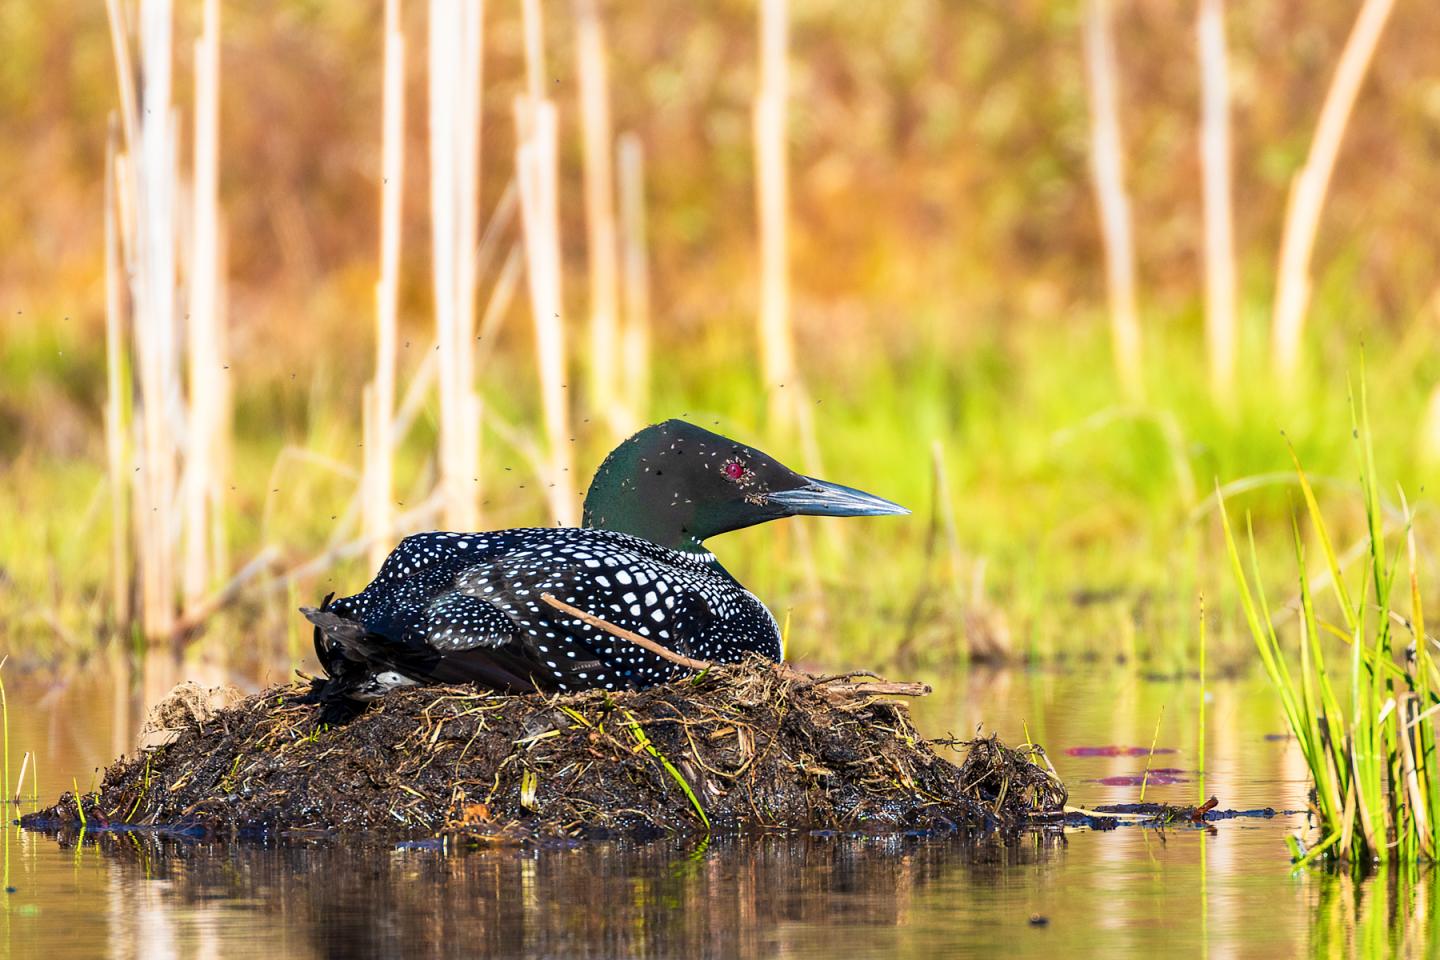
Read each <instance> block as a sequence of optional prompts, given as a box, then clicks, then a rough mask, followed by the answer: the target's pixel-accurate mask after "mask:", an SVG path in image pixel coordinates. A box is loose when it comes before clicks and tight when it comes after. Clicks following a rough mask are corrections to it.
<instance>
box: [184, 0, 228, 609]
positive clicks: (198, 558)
mask: <svg viewBox="0 0 1440 960" xmlns="http://www.w3.org/2000/svg"><path fill="white" fill-rule="evenodd" d="M194 139H195V144H194V161H193V162H194V171H193V173H194V186H193V189H192V190H191V198H192V199H191V217H192V226H191V234H190V244H191V247H190V257H189V262H190V271H189V294H190V302H189V313H188V315H187V317H186V324H187V340H186V348H187V349H186V353H187V360H188V367H189V378H188V379H189V383H188V387H189V411H188V413H189V416H188V419H187V437H186V447H187V449H186V454H187V455H186V457H185V473H184V482H183V489H182V497H183V501H184V504H183V509H184V511H185V522H184V535H185V536H184V570H183V575H182V578H181V579H182V590H183V595H184V602H185V607H186V609H187V610H188V609H189V608H191V607H193V606H194V605H195V604H197V603H199V602H200V601H201V600H202V599H204V597H205V593H206V591H207V590H208V589H209V587H210V584H211V583H212V582H213V581H214V580H215V579H216V577H217V576H221V575H223V574H224V571H223V570H213V571H212V570H211V569H210V561H211V560H212V559H213V558H214V552H213V550H212V545H211V533H212V524H211V521H210V515H211V513H212V512H213V511H216V510H218V509H219V506H220V505H219V503H218V499H219V489H220V482H219V476H220V469H221V464H220V462H219V461H220V452H221V446H220V444H221V437H222V436H223V435H224V434H225V432H226V431H225V429H224V424H223V423H222V420H221V418H222V415H223V404H222V400H221V398H222V396H223V394H224V391H225V388H224V381H225V379H226V375H227V371H226V370H225V369H224V367H223V364H222V363H221V362H220V360H219V356H220V350H219V346H218V343H219V341H220V338H221V337H222V336H223V333H222V330H221V324H220V316H219V314H220V297H219V288H220V281H219V272H218V271H219V260H220V240H219V234H220V196H219V167H220V5H219V0H205V4H204V11H203V27H202V31H201V34H200V37H199V39H197V40H196V41H195V137H194Z"/></svg>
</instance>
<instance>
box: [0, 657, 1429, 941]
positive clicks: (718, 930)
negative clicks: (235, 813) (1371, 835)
mask: <svg viewBox="0 0 1440 960" xmlns="http://www.w3.org/2000/svg"><path fill="white" fill-rule="evenodd" d="M931 679H932V681H933V682H934V684H935V686H936V689H937V691H938V693H937V695H935V696H933V697H931V698H929V699H928V700H926V701H923V702H921V703H920V704H918V705H917V707H916V713H917V719H918V720H919V722H920V724H921V728H922V729H923V730H925V731H926V732H927V733H930V734H932V735H935V736H941V735H946V734H954V735H957V736H968V735H970V734H971V733H973V732H974V731H975V730H976V728H977V726H981V725H983V729H984V730H985V731H986V732H988V731H991V730H994V731H998V732H999V733H1000V734H1001V735H1002V736H1003V737H1005V738H1006V739H1008V740H1012V741H1018V740H1023V739H1024V738H1025V736H1026V733H1027V732H1028V734H1029V735H1030V736H1031V737H1033V738H1034V739H1035V740H1036V741H1037V742H1041V743H1044V744H1046V745H1047V746H1048V748H1049V750H1050V753H1051V755H1052V757H1053V758H1054V762H1055V764H1056V766H1057V767H1058V768H1059V770H1060V772H1061V774H1062V775H1063V776H1064V777H1065V779H1066V780H1067V782H1068V783H1069V784H1070V786H1071V792H1072V802H1074V803H1077V804H1079V805H1082V806H1086V807H1091V806H1095V805H1099V804H1103V803H1109V802H1124V801H1134V800H1136V799H1138V796H1139V793H1140V788H1139V786H1136V785H1129V784H1126V783H1125V781H1126V780H1127V779H1129V778H1131V777H1133V776H1134V775H1137V774H1142V773H1143V771H1144V770H1145V767H1146V763H1147V757H1146V756H1144V755H1143V753H1144V752H1148V749H1149V747H1150V744H1151V742H1152V740H1154V741H1155V742H1156V743H1157V745H1158V746H1159V747H1160V748H1162V749H1164V750H1167V751H1171V752H1166V753H1163V754H1158V753H1157V755H1156V756H1155V757H1154V758H1153V760H1151V761H1150V763H1151V766H1152V767H1155V768H1163V769H1164V770H1165V774H1164V775H1163V777H1162V779H1164V780H1166V781H1169V782H1166V783H1162V784H1160V785H1153V784H1152V785H1150V786H1148V787H1147V789H1146V799H1147V800H1151V799H1154V800H1163V801H1169V802H1176V803H1180V802H1184V803H1191V802H1194V801H1195V800H1197V799H1198V798H1200V797H1201V796H1202V795H1208V794H1214V795H1216V796H1217V797H1218V799H1219V801H1220V804H1221V806H1222V807H1228V808H1242V807H1245V808H1248V807H1266V806H1270V807H1275V808H1277V809H1281V810H1284V809H1300V808H1303V806H1304V792H1305V783H1306V780H1305V774H1304V767H1303V763H1302V762H1301V760H1300V757H1299V753H1298V750H1297V749H1296V747H1295V744H1294V742H1293V741H1291V740H1288V739H1286V738H1283V737H1280V738H1277V737H1275V736H1274V735H1275V734H1277V733H1279V732H1280V731H1281V730H1282V729H1283V722H1282V720H1281V718H1280V715H1279V712H1278V710H1277V709H1276V708H1275V707H1274V706H1273V705H1272V704H1271V703H1270V701H1269V699H1268V698H1267V697H1266V695H1265V694H1266V690H1265V687H1264V685H1263V684H1262V683H1259V682H1257V681H1254V680H1249V681H1237V682H1226V683H1217V684H1215V685H1214V686H1213V689H1212V698H1211V702H1210V703H1209V704H1208V706H1207V711H1206V763H1205V767H1206V768H1207V772H1206V773H1205V774H1204V775H1203V777H1202V775H1201V774H1200V772H1199V769H1198V768H1199V767H1200V758H1199V756H1198V751H1197V748H1198V736H1197V734H1198V706H1199V691H1198V688H1197V686H1196V684H1195V683H1194V682H1152V681H1146V680H1143V679H1140V678H1138V677H1136V676H1134V675H1133V674H1130V673H1124V672H1115V673H1107V672H1104V671H1101V672H1099V673H1098V674H1095V673H1045V672H1037V673H1028V672H1024V671H1008V672H1002V673H982V672H971V673H969V674H962V675H957V676H953V677H939V678H931ZM9 688H10V689H9V693H10V722H11V753H12V763H11V767H12V771H13V770H15V769H17V768H18V765H19V758H20V755H21V753H22V752H23V751H24V750H34V751H36V753H37V756H38V761H39V764H38V765H39V772H40V777H41V789H42V794H43V795H44V796H52V795H53V794H54V793H56V792H58V790H59V789H61V788H62V787H68V786H69V785H70V782H71V779H72V778H74V779H75V780H76V781H77V782H78V783H79V784H80V786H81V787H82V788H83V787H85V786H86V785H87V784H88V783H90V782H91V779H92V777H94V776H95V775H96V774H95V771H96V770H97V768H99V767H100V766H101V765H103V764H104V763H105V762H107V761H108V760H109V758H110V756H111V754H112V752H113V751H114V750H115V749H116V741H117V739H128V737H129V736H130V734H131V732H132V730H131V729H130V728H131V727H132V726H133V715H132V711H131V709H130V708H129V705H128V704H125V703H118V704H117V703H116V701H115V698H114V693H113V685H112V684H108V683H95V682H79V681H75V682H70V683H66V684H58V683H54V682H41V681H39V680H38V679H36V678H30V679H29V680H24V681H20V680H16V679H15V677H14V676H13V675H12V676H11V678H10V681H9ZM1157 723H1158V735H1157ZM1157 736H1158V739H1157ZM1135 746H1138V747H1141V748H1142V755H1140V756H1130V755H1127V754H1128V753H1129V751H1125V750H1117V751H1102V750H1095V749H1093V748H1096V747H1135ZM1077 754H1080V755H1077ZM1106 754H1114V755H1106ZM12 775H13V774H12ZM1202 780H1203V782H1202ZM1102 781H1110V782H1108V783H1107V782H1102ZM26 792H27V793H28V792H29V789H28V787H27V788H26ZM1302 819H1303V818H1301V817H1299V816H1296V815H1280V816H1276V817H1274V818H1272V819H1245V820H1231V821H1225V822H1221V823H1217V824H1214V825H1213V826H1212V827H1210V828H1208V829H1195V828H1192V827H1189V826H1185V827H1178V828H1173V829H1170V830H1166V831H1158V830H1153V829H1139V828H1133V827H1126V828H1121V829H1118V830H1114V831H1105V832H1095V831H1088V830H1069V831H1064V832H1058V831H1050V832H1037V833H1029V834H1025V835H1022V836H1019V837H1010V838H1004V837H995V836H991V837H982V838H974V837H959V836H885V837H867V836H859V835H853V836H849V835H840V836H832V835H811V834H799V835H796V834H787V835H774V836H764V837H754V838H748V839H743V840H740V839H724V840H715V841H713V842H710V843H708V844H706V843H702V842H698V841H694V840H689V841H684V842H680V841H672V842H659V843H650V844H629V843H603V844H589V845H576V846H553V847H543V848H539V849H515V848H503V849H482V850H453V849H452V850H446V849H440V848H434V847H429V846H425V845H409V846H395V845H365V844H356V843H350V842H347V843H335V842H323V843H322V842H317V843H308V844H307V843H292V844H289V845H286V846H261V845H255V844H248V845H247V844H222V843H209V842H198V841H193V840H184V839H176V838H164V837H157V836H154V835H150V834H144V835H139V834H104V835H99V836H95V835H91V836H87V837H85V838H84V839H83V840H82V841H81V842H78V843H75V842H65V843H62V842H58V841H56V840H55V839H52V838H49V837H45V836H40V835H35V834H30V833H25V832H22V831H20V830H19V829H18V828H16V827H14V826H11V827H10V828H9V829H8V830H7V831H6V833H5V841H4V843H5V849H4V870H5V881H6V882H5V885H6V887H7V888H13V892H9V893H6V894H4V900H3V904H0V944H3V945H4V947H5V949H4V950H0V954H5V955H9V956H14V957H30V956H35V957H42V956H43V957H45V958H47V960H56V958H60V957H69V956H85V957H89V956H102V955H103V956H111V957H117V958H124V957H136V958H141V957H143V958H151V957H197V958H201V957H203V958H210V957H249V956H266V957H272V958H273V957H276V956H283V957H299V958H303V957H326V956H399V955H406V956H435V957H448V956H456V957H459V956H475V955H496V956H504V955H543V956H641V957H697V956H736V957H748V956H754V957H772V956H787V957H834V956H902V957H904V956H921V957H926V958H935V957H951V956H954V957H964V956H995V955H1005V956H1018V957H1026V956H1045V957H1054V956H1056V955H1069V954H1074V953H1083V954H1090V955H1103V956H1108V957H1129V956H1135V957H1142V956H1143V957H1152V956H1155V955H1157V954H1160V953H1162V952H1163V953H1164V954H1166V955H1170V956H1219V957H1251V956H1253V957H1273V956H1290V955H1297V954H1305V953H1310V954H1315V955H1335V956H1342V955H1350V954H1351V953H1352V952H1354V951H1357V950H1362V949H1366V950H1368V949H1375V950H1377V951H1379V952H1391V951H1395V952H1399V953H1408V954H1411V955H1416V956H1420V955H1423V953H1424V951H1423V938H1422V934H1423V933H1424V932H1425V927H1426V926H1427V925H1428V924H1432V923H1434V922H1436V916H1437V910H1436V906H1437V905H1436V904H1435V903H1434V902H1433V901H1434V896H1433V893H1432V891H1433V889H1434V885H1433V884H1431V883H1430V882H1429V877H1428V876H1426V875H1423V874H1422V875H1419V876H1409V877H1406V876H1397V875H1387V876H1381V877H1379V878H1376V879H1371V880H1368V881H1365V882H1355V881H1352V880H1351V879H1349V878H1348V877H1337V876H1333V875H1330V874H1326V873H1323V872H1317V871H1308V872H1305V873H1302V874H1300V875H1298V876H1297V875H1293V874H1292V872H1291V870H1290V867H1289V863H1288V857H1287V854H1286V851H1285V847H1284V843H1283V836H1284V834H1285V833H1286V832H1287V831H1290V832H1293V831H1295V830H1297V829H1300V828H1302V827H1303V822H1302Z"/></svg>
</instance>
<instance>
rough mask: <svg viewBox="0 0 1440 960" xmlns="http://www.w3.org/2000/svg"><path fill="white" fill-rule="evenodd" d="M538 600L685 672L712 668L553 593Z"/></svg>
mask: <svg viewBox="0 0 1440 960" xmlns="http://www.w3.org/2000/svg"><path fill="white" fill-rule="evenodd" d="M540 599H541V600H544V601H545V602H546V603H548V604H550V606H552V607H554V608H555V609H556V610H559V611H560V612H561V613H568V614H569V615H570V616H572V617H575V618H576V619H579V620H583V621H585V622H586V623H588V624H590V626H592V627H594V628H595V629H596V630H604V631H605V632H606V633H608V634H610V635H611V636H615V637H619V638H620V639H621V640H629V641H630V642H631V643H633V644H635V645H636V646H637V647H644V648H645V649H646V650H649V651H650V652H651V653H653V654H655V656H657V657H664V658H665V659H666V660H669V661H670V662H671V663H678V664H679V665H680V666H682V667H684V668H686V669H687V670H709V669H710V667H711V666H713V664H711V663H710V661H708V660H695V659H693V658H691V657H686V656H683V655H681V654H678V653H676V652H675V651H674V650H669V649H667V648H665V647H662V646H661V645H660V644H658V643H656V642H655V641H654V640H651V639H650V638H648V637H642V636H640V634H638V633H635V632H633V631H630V630H626V629H625V628H624V627H617V626H616V625H615V624H613V623H611V622H610V621H608V620H601V619H600V618H599V617H597V616H595V615H594V614H589V613H586V612H585V611H584V610H581V609H580V608H579V607H573V606H571V605H570V604H568V603H566V602H565V601H564V600H561V599H560V598H558V597H556V596H555V595H554V594H553V593H542V594H540Z"/></svg>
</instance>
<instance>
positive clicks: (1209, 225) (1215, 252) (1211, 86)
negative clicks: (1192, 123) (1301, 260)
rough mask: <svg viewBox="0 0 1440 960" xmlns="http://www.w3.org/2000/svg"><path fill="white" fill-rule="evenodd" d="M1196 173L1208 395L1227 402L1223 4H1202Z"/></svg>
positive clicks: (1228, 221) (1231, 271) (1229, 253)
mask: <svg viewBox="0 0 1440 960" xmlns="http://www.w3.org/2000/svg"><path fill="white" fill-rule="evenodd" d="M1196 36H1197V45H1198V48H1199V60H1200V170H1201V188H1202V195H1203V198H1204V201H1203V202H1204V224H1205V244H1204V249H1205V257H1204V264H1205V344H1206V348H1207V352H1208V354H1209V361H1210V390H1211V393H1212V394H1213V395H1214V397H1215V399H1216V400H1217V401H1219V402H1221V403H1222V404H1227V405H1228V403H1229V398H1230V395H1231V393H1232V392H1233V389H1234V386H1235V358H1236V337H1237V318H1236V288H1235V228H1234V218H1233V216H1232V206H1231V186H1230V182H1231V181H1230V63H1229V55H1228V53H1227V52H1226V44H1225V0H1200V13H1199V17H1198V19H1197V23H1196Z"/></svg>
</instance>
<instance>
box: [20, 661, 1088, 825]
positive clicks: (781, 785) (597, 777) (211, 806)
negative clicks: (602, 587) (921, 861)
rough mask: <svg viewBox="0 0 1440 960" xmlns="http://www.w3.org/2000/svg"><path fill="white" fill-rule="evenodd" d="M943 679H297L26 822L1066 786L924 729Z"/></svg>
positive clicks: (903, 796) (989, 747)
mask: <svg viewBox="0 0 1440 960" xmlns="http://www.w3.org/2000/svg"><path fill="white" fill-rule="evenodd" d="M926 690H928V688H921V687H920V685H917V684H895V683H887V682H885V681H881V680H878V679H877V678H873V677H870V675H846V676H842V677H813V676H809V675H806V674H803V673H798V672H796V671H794V670H791V669H789V668H787V667H783V666H782V667H777V666H776V665H774V664H771V663H768V662H762V661H759V660H756V661H752V662H748V663H743V664H734V665H726V666H713V667H710V668H708V669H706V670H705V671H704V672H702V673H700V674H698V675H696V676H693V677H690V678H687V679H685V680H681V681H678V682H675V683H670V684H665V685H662V686H657V687H652V688H650V689H648V690H643V691H635V692H620V693H608V692H605V691H589V692H585V693H579V694H564V695H553V696H544V695H541V694H538V693H537V694H530V695H524V696H513V695H500V694H494V693H486V692H482V691H477V690H475V689H474V688H470V687H418V688H410V689H406V690H402V691H397V692H395V693H392V694H389V695H387V696H386V697H385V698H384V699H382V700H380V701H378V702H376V703H374V704H372V705H371V706H370V707H369V708H368V709H366V710H365V711H364V712H362V713H361V714H360V715H359V716H357V717H355V718H354V719H353V720H351V721H350V722H348V723H346V724H344V725H342V726H333V727H332V726H328V725H325V724H321V723H320V722H319V721H318V718H317V717H318V708H317V707H316V706H313V705H311V704H309V703H306V702H302V701H303V699H304V695H305V694H306V693H307V692H308V687H307V686H305V685H302V684H298V683H297V684H295V685H292V686H288V687H280V688H276V689H272V690H269V691H267V692H265V693H262V694H257V695H255V696H252V697H249V698H246V699H244V700H241V701H240V702H238V703H235V704H233V705H230V706H226V707H223V708H220V709H218V710H216V711H215V712H213V713H208V714H207V713H204V712H201V711H189V712H186V711H181V712H175V711H171V714H173V716H170V719H169V720H167V724H166V725H167V727H169V728H170V730H171V731H172V732H174V733H175V734H176V735H175V736H174V737H173V739H170V740H169V742H161V743H159V744H158V745H156V746H154V747H153V748H152V749H150V750H148V751H144V752H141V753H140V754H138V755H137V756H134V757H130V758H122V759H121V760H119V761H117V762H116V763H115V764H113V765H112V766H111V767H110V768H109V769H108V770H107V771H106V772H105V775H104V778H103V782H102V784H101V786H100V788H99V790H98V791H94V792H91V793H88V794H85V795H82V796H79V797H77V796H75V795H73V794H65V795H63V796H62V797H61V798H60V800H59V802H58V803H56V804H55V806H53V807H51V808H49V809H47V810H43V811H40V812H39V813H36V814H32V815H31V816H30V817H27V818H26V825H27V826H32V827H39V828H52V829H53V828H59V829H66V828H79V827H82V826H88V827H90V828H95V827H115V826H120V825H136V826H158V827H166V828H174V829H186V830H191V831H203V832H205V833H209V834H219V835H230V836H234V835H257V834H258V835H272V834H288V835H292V836H295V835H301V836H303V835H306V834H308V833H310V832H313V831H323V832H325V833H331V832H337V831H338V832H364V833H366V834H371V835H383V836H396V837H399V836H408V837H415V836H436V835H439V834H459V835H464V836H469V837H474V838H487V839H507V838H509V839H521V840H523V839H530V838H536V837H553V836H577V835H579V836H585V835H590V836H593V835H597V834H599V835H606V834H610V835H613V834H629V835H643V834H646V833H649V834H654V833H657V832H660V833H685V832H705V831H710V830H712V829H725V828H777V827H778V828H810V829H816V828H820V829H838V830H857V829H858V830H874V831H891V830H898V829H942V828H943V829H953V828H957V827H996V826H1001V827H1005V826H1018V825H1021V824H1023V823H1025V822H1027V821H1028V820H1029V819H1030V818H1032V817H1033V816H1035V815H1038V814H1045V813H1053V812H1055V811H1057V810H1059V809H1061V808H1062V807H1063V805H1064V803H1065V789H1064V786H1063V785H1062V784H1061V783H1060V781H1059V779H1058V778H1057V777H1056V776H1055V775H1054V772H1053V770H1052V769H1050V767H1049V764H1048V762H1046V761H1044V759H1043V752H1042V751H1041V750H1040V748H1039V747H1036V746H1033V745H1027V746H1025V747H1023V748H1018V749H1017V748H1010V747H1006V746H1005V745H1003V744H1001V743H1000V742H999V741H998V740H997V739H995V738H989V739H981V740H976V741H970V742H957V741H949V740H947V741H933V742H932V741H926V740H925V739H923V738H922V737H921V736H920V735H919V733H918V732H917V731H916V729H915V726H914V724H913V722H912V720H911V718H910V714H909V711H908V710H907V709H906V707H905V706H904V705H903V704H902V703H898V702H896V701H895V700H894V699H893V697H894V696H896V695H902V694H910V695H914V694H917V693H921V692H925V691H926ZM177 718H178V719H177ZM177 723H179V724H182V727H181V728H180V729H178V730H176V729H175V724H177ZM941 745H943V746H946V747H954V748H956V749H958V750H960V751H963V752H964V753H965V754H966V757H965V760H964V762H963V763H961V764H959V765H958V766H957V765H956V764H955V763H952V762H950V761H949V760H947V759H945V758H943V757H941V756H940V755H939V754H937V752H936V749H935V748H936V747H937V746H941ZM1037 761H1040V762H1038V763H1037ZM1042 764H1043V765H1042ZM82 820H83V823H82Z"/></svg>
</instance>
